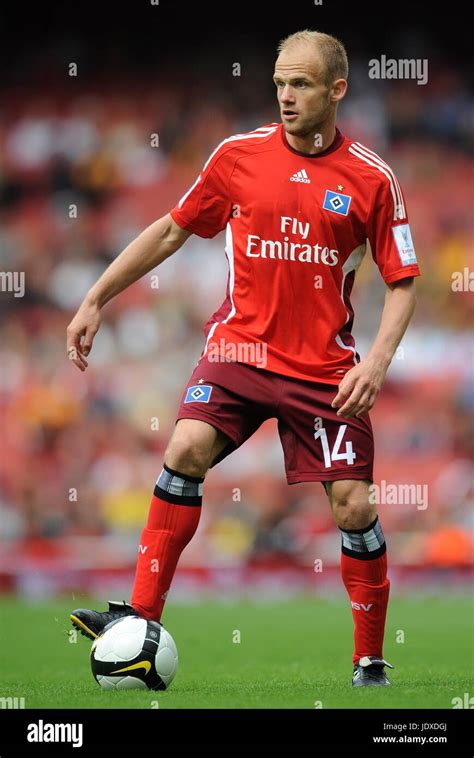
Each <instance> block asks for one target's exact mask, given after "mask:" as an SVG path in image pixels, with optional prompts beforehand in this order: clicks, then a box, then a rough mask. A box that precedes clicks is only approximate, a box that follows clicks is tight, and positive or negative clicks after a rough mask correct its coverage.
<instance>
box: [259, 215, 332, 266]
mask: <svg viewBox="0 0 474 758" xmlns="http://www.w3.org/2000/svg"><path fill="white" fill-rule="evenodd" d="M280 232H281V233H282V234H283V235H284V237H283V239H282V240H263V239H262V238H261V237H259V236H258V235H257V234H249V235H248V238H247V252H246V255H247V256H248V257H249V258H276V259H278V260H281V261H300V262H301V263H324V264H325V265H326V266H336V265H337V263H338V256H339V250H335V249H334V248H329V247H327V246H326V247H324V246H323V245H320V244H319V242H317V243H316V244H315V245H310V244H308V243H307V242H305V241H304V240H307V239H308V235H309V232H310V225H309V222H302V221H298V219H296V218H291V217H290V216H280ZM288 235H291V236H292V237H296V238H297V239H298V238H299V239H300V240H301V241H300V242H294V241H293V240H290V237H289V236H288Z"/></svg>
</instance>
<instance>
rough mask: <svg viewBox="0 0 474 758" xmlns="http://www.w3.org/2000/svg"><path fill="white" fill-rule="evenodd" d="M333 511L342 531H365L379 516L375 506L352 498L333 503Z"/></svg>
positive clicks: (348, 497)
mask: <svg viewBox="0 0 474 758" xmlns="http://www.w3.org/2000/svg"><path fill="white" fill-rule="evenodd" d="M332 510H333V513H334V518H335V519H336V524H337V525H338V527H340V528H341V529H365V527H366V526H369V524H371V523H372V521H373V520H374V519H375V517H376V515H377V511H376V507H375V505H371V504H370V503H369V502H367V501H365V500H360V499H358V498H351V497H350V496H346V497H343V498H339V499H338V500H336V501H335V502H334V501H333V504H332Z"/></svg>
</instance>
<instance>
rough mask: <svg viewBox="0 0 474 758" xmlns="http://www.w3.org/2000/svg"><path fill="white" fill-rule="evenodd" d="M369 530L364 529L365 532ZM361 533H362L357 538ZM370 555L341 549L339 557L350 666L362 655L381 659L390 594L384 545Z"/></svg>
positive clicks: (368, 552)
mask: <svg viewBox="0 0 474 758" xmlns="http://www.w3.org/2000/svg"><path fill="white" fill-rule="evenodd" d="M372 526H373V525H371V527H372ZM371 527H368V529H367V532H368V531H369V529H371ZM379 529H380V527H379ZM341 531H342V530H341ZM367 532H366V533H367ZM361 533H362V530H361V532H359V534H361ZM380 533H381V530H380ZM345 534H346V535H349V534H351V533H350V532H345ZM382 539H383V535H382ZM348 552H350V553H351V555H348V554H347V553H348ZM374 552H376V554H377V557H374V558H371V557H370V551H366V552H359V553H358V552H356V551H352V550H350V551H349V550H347V549H346V550H344V548H343V552H342V554H341V574H342V579H343V582H344V584H345V587H346V590H347V592H348V595H349V598H350V600H351V606H352V617H353V619H354V653H353V656H352V662H353V663H354V664H356V663H357V662H358V661H359V658H362V657H363V656H365V655H371V656H377V657H380V658H383V653H382V647H383V638H384V631H385V618H386V615H387V605H388V596H389V592H390V580H389V579H388V578H387V553H386V548H385V541H384V542H383V545H382V546H381V547H380V548H379V549H377V550H375V551H374ZM354 555H358V556H361V557H354Z"/></svg>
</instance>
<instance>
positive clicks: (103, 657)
mask: <svg viewBox="0 0 474 758" xmlns="http://www.w3.org/2000/svg"><path fill="white" fill-rule="evenodd" d="M177 667H178V652H177V650H176V645H175V643H174V640H173V638H172V636H171V634H170V633H169V632H167V631H166V629H165V628H164V626H162V624H159V623H158V622H157V621H148V620H147V619H142V618H138V616H125V618H122V619H118V620H117V621H112V623H111V624H108V625H107V626H106V627H105V629H104V631H103V632H102V634H100V635H99V636H98V637H97V638H96V639H95V640H94V642H93V644H92V649H91V668H92V674H93V675H94V678H95V680H96V681H97V682H98V683H99V684H100V686H101V687H103V688H104V689H106V690H114V689H117V690H127V689H130V690H131V689H143V690H146V689H149V690H166V689H167V687H169V685H170V684H171V682H172V681H173V679H174V676H175V674H176V669H177Z"/></svg>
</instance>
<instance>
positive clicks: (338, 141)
mask: <svg viewBox="0 0 474 758" xmlns="http://www.w3.org/2000/svg"><path fill="white" fill-rule="evenodd" d="M280 135H281V138H282V140H283V144H284V146H285V147H286V149H287V150H290V151H291V152H292V153H294V154H295V155H299V156H301V157H302V158H309V159H310V160H313V159H314V158H323V156H325V155H329V153H333V152H334V151H335V150H338V149H339V148H340V147H341V145H342V143H343V142H344V139H345V137H344V135H343V134H342V132H341V131H340V130H339V129H338V128H337V126H336V136H335V137H334V139H333V141H332V142H331V144H330V145H329V147H327V148H326V150H322V151H321V152H320V153H315V154H314V155H310V154H309V153H301V152H300V151H299V150H295V149H294V148H293V147H291V145H290V144H289V142H288V140H287V138H286V133H285V130H284V128H283V124H280Z"/></svg>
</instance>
